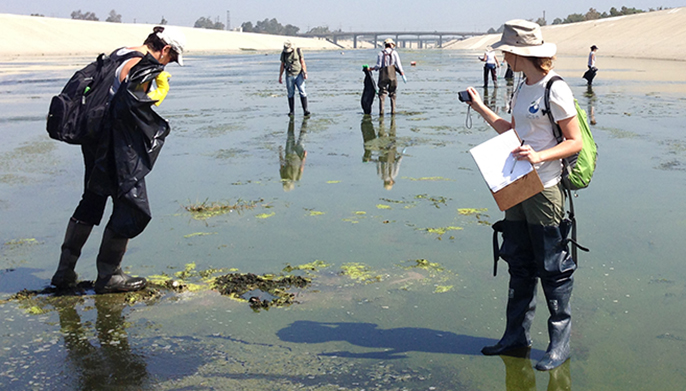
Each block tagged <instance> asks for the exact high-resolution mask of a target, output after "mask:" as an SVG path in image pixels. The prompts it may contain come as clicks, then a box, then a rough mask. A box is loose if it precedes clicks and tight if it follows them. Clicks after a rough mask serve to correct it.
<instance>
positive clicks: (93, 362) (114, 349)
mask: <svg viewBox="0 0 686 391" xmlns="http://www.w3.org/2000/svg"><path fill="white" fill-rule="evenodd" d="M94 300H95V309H96V310H97V317H96V321H95V329H96V330H95V331H96V334H97V338H98V342H99V346H98V345H97V344H93V343H92V342H91V341H90V340H89V338H88V335H89V334H91V333H90V332H88V330H86V327H85V325H86V324H88V323H84V322H82V321H81V317H80V316H79V313H78V312H77V310H76V306H77V304H82V303H83V298H82V297H64V298H63V300H62V301H60V302H59V304H56V305H55V307H56V308H57V312H58V314H59V321H60V330H61V332H62V335H63V336H64V345H65V347H66V349H67V364H66V365H67V368H65V373H74V374H75V375H76V376H77V379H76V381H78V387H77V388H78V389H82V390H96V389H107V388H122V389H124V388H125V389H130V388H141V387H142V386H144V385H145V384H144V383H145V382H146V379H147V377H148V371H147V367H146V363H145V360H144V359H143V357H141V356H139V355H137V354H135V353H133V352H132V351H131V347H130V346H129V342H128V337H127V335H126V326H125V325H126V322H125V318H124V316H123V315H122V311H123V309H124V308H125V307H126V302H125V298H124V297H121V296H120V295H108V296H99V295H98V296H95V299H94ZM70 369H72V370H70Z"/></svg>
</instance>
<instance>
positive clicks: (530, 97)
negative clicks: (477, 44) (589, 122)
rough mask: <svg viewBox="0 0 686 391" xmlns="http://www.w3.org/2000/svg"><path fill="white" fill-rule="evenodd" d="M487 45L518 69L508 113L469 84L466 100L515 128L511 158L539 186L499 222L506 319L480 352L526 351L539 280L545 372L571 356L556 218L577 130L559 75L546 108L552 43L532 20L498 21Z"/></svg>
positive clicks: (563, 249) (567, 260)
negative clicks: (500, 25) (506, 278)
mask: <svg viewBox="0 0 686 391" xmlns="http://www.w3.org/2000/svg"><path fill="white" fill-rule="evenodd" d="M493 48H494V49H499V50H502V51H503V53H504V55H505V61H506V62H507V63H508V64H510V65H511V66H512V69H513V70H514V72H522V73H523V74H524V80H522V81H521V83H520V84H519V85H518V87H517V88H516V91H515V94H514V97H513V103H512V118H511V119H509V120H507V119H504V118H501V117H499V116H498V115H497V114H496V113H494V112H493V111H492V110H491V109H489V108H488V107H487V106H486V105H485V104H484V103H483V101H482V100H481V97H480V96H479V93H478V92H477V91H476V89H474V88H473V87H469V88H468V91H469V94H470V97H471V102H470V104H471V106H472V108H474V110H475V111H476V112H478V113H479V114H481V116H482V117H483V118H484V119H485V120H486V121H487V122H488V123H489V124H490V125H491V126H492V127H493V128H494V129H495V130H496V132H498V133H503V132H505V131H507V130H509V129H515V131H516V132H517V134H518V136H519V137H520V139H521V140H522V146H520V147H518V148H516V149H515V150H514V151H512V154H513V156H514V157H515V159H517V160H526V161H528V162H530V163H531V164H533V165H534V168H535V169H536V171H537V172H538V175H539V177H540V178H541V181H542V182H543V185H544V190H543V191H542V192H541V193H539V194H537V195H535V196H533V197H531V198H529V199H527V200H525V201H523V202H521V203H520V204H518V205H515V206H514V207H512V208H510V209H508V210H506V211H505V219H504V220H503V222H502V224H500V227H502V232H503V244H502V247H501V249H500V257H502V258H503V259H504V260H505V261H506V262H507V264H508V267H509V274H510V282H509V296H508V303H507V310H506V315H507V323H506V327H505V332H504V334H503V336H502V338H501V339H500V340H499V341H498V343H497V344H495V345H493V346H486V347H484V348H483V349H482V351H481V352H482V353H483V354H485V355H500V354H504V353H510V352H513V351H517V350H519V351H521V350H524V351H527V352H528V349H529V348H530V347H531V343H532V341H531V339H530V327H531V323H532V321H533V317H534V311H535V308H536V289H537V288H536V286H537V281H538V279H540V280H541V285H542V287H543V292H544V294H545V298H546V303H547V305H548V310H549V311H550V317H549V318H548V334H549V340H550V343H549V345H548V348H547V350H546V353H545V355H544V356H543V358H542V359H541V360H540V361H539V362H538V363H537V364H536V369H538V370H550V369H553V368H555V367H558V366H560V365H562V364H563V363H564V362H565V361H566V360H567V359H568V358H569V356H570V347H569V337H570V333H571V306H570V298H571V294H572V285H573V278H572V274H573V273H574V270H575V269H576V263H575V260H574V259H572V257H571V255H570V253H569V250H568V246H567V243H566V242H564V240H565V238H566V234H567V232H566V231H567V226H566V223H564V222H563V218H564V211H565V193H564V189H563V187H562V186H563V185H562V183H561V174H562V171H561V170H562V163H561V159H563V158H565V157H568V156H571V155H573V154H575V153H577V152H579V151H580V150H581V146H582V141H581V133H580V130H579V123H578V122H577V117H576V107H575V104H574V96H573V95H572V91H571V90H570V88H569V86H568V85H567V84H566V83H565V82H564V81H561V80H559V81H556V82H554V83H552V86H551V93H550V107H545V106H546V105H545V103H544V102H545V100H544V94H545V89H546V85H547V84H548V82H549V81H550V80H551V78H552V77H554V76H556V73H555V72H554V71H553V70H552V68H553V65H552V61H553V59H554V56H555V52H556V49H557V48H556V46H555V45H554V44H552V43H548V42H545V41H544V40H543V36H542V34H541V29H540V27H539V26H538V25H537V24H536V23H533V22H528V21H525V20H511V21H509V22H507V23H505V27H504V31H503V34H502V36H501V39H500V41H498V42H497V43H495V44H493ZM548 110H550V111H551V113H552V116H553V118H554V121H555V122H556V123H557V124H558V125H559V127H560V129H561V131H562V135H563V136H564V138H563V141H562V142H560V143H558V141H557V138H556V137H555V135H554V133H553V124H552V123H551V120H550V118H549V117H548V115H547V111H548Z"/></svg>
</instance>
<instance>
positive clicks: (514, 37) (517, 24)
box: [491, 19, 557, 57]
mask: <svg viewBox="0 0 686 391" xmlns="http://www.w3.org/2000/svg"><path fill="white" fill-rule="evenodd" d="M491 46H492V47H493V49H499V50H502V51H503V52H508V53H513V54H517V55H520V56H524V57H553V56H554V55H555V52H557V46H556V45H555V44H554V43H546V42H544V41H543V34H541V26H539V25H538V24H536V23H534V22H529V21H527V20H522V19H515V20H510V21H509V22H506V23H505V29H504V30H503V35H502V36H501V37H500V41H498V42H496V43H494V44H493V45H491Z"/></svg>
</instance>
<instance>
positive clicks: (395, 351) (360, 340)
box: [276, 320, 542, 360]
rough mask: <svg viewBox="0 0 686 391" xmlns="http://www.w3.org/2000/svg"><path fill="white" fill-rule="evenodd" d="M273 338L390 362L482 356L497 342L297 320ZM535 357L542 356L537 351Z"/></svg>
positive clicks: (412, 329)
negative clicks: (343, 347) (343, 346)
mask: <svg viewBox="0 0 686 391" xmlns="http://www.w3.org/2000/svg"><path fill="white" fill-rule="evenodd" d="M276 335H277V336H278V337H279V338H280V339H281V340H282V341H285V342H294V343H324V342H332V341H345V342H348V343H350V344H352V345H356V346H361V347H366V348H377V349H384V351H383V352H369V353H353V352H333V353H325V354H323V355H326V356H338V357H348V358H373V359H380V360H390V359H398V358H405V357H406V355H404V354H403V353H407V352H412V351H414V352H424V353H446V354H462V355H479V356H480V355H481V348H482V347H484V346H486V345H493V344H495V343H496V342H498V341H497V340H495V339H491V338H482V337H473V336H469V335H462V334H455V333H451V332H449V331H441V330H432V329H425V328H420V327H400V328H393V329H380V328H378V325H376V324H374V323H344V322H336V323H329V322H313V321H306V320H299V321H295V322H293V323H292V324H291V325H290V326H288V327H286V328H283V329H281V330H279V331H278V332H277V333H276ZM536 353H540V354H541V355H542V352H539V351H536Z"/></svg>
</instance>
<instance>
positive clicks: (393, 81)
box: [369, 38, 405, 115]
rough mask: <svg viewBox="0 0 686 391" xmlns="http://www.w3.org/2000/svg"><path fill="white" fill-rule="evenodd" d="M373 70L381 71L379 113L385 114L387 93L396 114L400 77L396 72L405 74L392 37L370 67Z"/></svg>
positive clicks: (385, 42)
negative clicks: (396, 98) (374, 63)
mask: <svg viewBox="0 0 686 391" xmlns="http://www.w3.org/2000/svg"><path fill="white" fill-rule="evenodd" d="M369 69H370V70H372V71H379V82H378V83H377V85H378V87H379V115H384V100H385V99H386V95H388V96H389V97H390V98H391V114H395V110H396V104H395V97H396V90H397V89H398V78H397V77H396V75H395V74H396V72H397V73H400V75H401V76H403V77H404V76H405V72H404V71H403V65H402V64H401V63H400V56H399V55H398V52H397V51H396V50H395V42H393V40H392V39H391V38H388V39H386V40H385V41H384V50H382V51H381V52H379V55H378V56H377V58H376V66H374V67H371V68H369Z"/></svg>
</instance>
